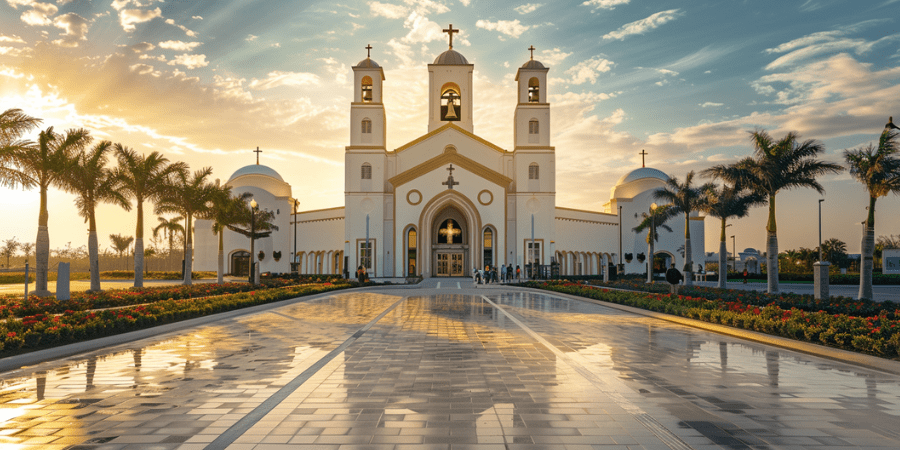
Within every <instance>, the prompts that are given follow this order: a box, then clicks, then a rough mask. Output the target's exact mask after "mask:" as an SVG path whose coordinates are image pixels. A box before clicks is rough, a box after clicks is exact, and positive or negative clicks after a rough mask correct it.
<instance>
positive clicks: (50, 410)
mask: <svg viewBox="0 0 900 450" xmlns="http://www.w3.org/2000/svg"><path fill="white" fill-rule="evenodd" d="M437 283H440V285H438V284H437ZM898 425H900V376H897V375H891V374H886V373H881V372H877V371H873V370H869V369H864V368H859V367H854V366H851V365H846V364H843V363H840V362H835V361H831V360H825V359H821V358H817V357H813V356H808V355H805V354H801V353H795V352H792V351H788V350H784V349H780V348H775V347H768V346H765V345H762V344H757V343H751V342H747V341H742V340H740V339H737V338H733V337H726V336H721V335H717V334H714V333H710V332H706V331H701V330H697V329H693V328H689V327H685V326H681V325H676V324H672V323H668V322H663V321H659V320H656V319H651V318H648V317H644V316H640V315H634V314H631V313H627V312H623V311H620V310H618V309H612V308H609V307H606V306H601V305H597V304H592V303H586V302H582V301H577V300H571V299H566V298H563V297H558V296H555V295H551V294H548V293H541V292H534V291H527V290H524V289H515V288H509V289H508V288H506V287H504V286H497V285H490V286H479V287H477V288H475V287H474V286H473V284H472V283H471V280H469V279H436V280H429V283H427V284H423V285H422V286H420V287H419V288H416V289H409V288H380V289H369V290H355V291H345V292H337V293H330V294H326V295H322V296H319V297H315V298H307V299H300V300H298V301H297V302H296V303H293V304H291V305H289V306H282V307H278V308H273V309H270V310H268V311H264V312H259V313H255V314H248V315H243V316H239V317H237V318H232V319H226V320H222V321H219V322H215V323H213V324H211V325H205V326H200V327H196V328H193V329H189V330H186V331H181V332H175V333H169V334H166V335H161V336H158V337H155V338H151V339H145V340H142V341H135V342H131V343H124V344H121V345H119V346H115V347H110V348H106V349H104V350H102V351H95V352H91V353H86V354H81V355H78V356H74V357H70V358H66V359H61V360H56V361H48V362H45V363H42V364H39V365H36V366H33V367H26V368H22V369H20V370H18V371H14V372H8V373H4V374H0V447H2V448H4V449H6V448H10V449H16V448H35V449H37V448H40V449H63V448H71V449H88V448H90V449H125V448H127V449H132V448H133V449H156V448H159V449H176V448H183V449H207V448H210V449H213V448H233V449H275V448H285V447H296V448H303V449H407V448H408V449H544V448H547V449H561V448H562V449H608V450H613V449H617V450H618V449H621V450H624V449H647V450H656V449H659V450H662V449H674V450H682V449H696V450H706V449H735V450H737V449H831V450H838V449H858V448H859V449H865V448H872V449H874V448H879V449H897V448H900V427H898Z"/></svg>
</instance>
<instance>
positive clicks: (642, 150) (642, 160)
mask: <svg viewBox="0 0 900 450" xmlns="http://www.w3.org/2000/svg"><path fill="white" fill-rule="evenodd" d="M638 154H639V155H641V167H647V163H646V162H644V157H645V156H647V155H649V153H647V150H644V149H641V152H640V153H638Z"/></svg>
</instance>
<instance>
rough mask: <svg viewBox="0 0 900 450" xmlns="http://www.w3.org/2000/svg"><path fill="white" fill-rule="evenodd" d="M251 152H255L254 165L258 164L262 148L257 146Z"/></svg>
mask: <svg viewBox="0 0 900 450" xmlns="http://www.w3.org/2000/svg"><path fill="white" fill-rule="evenodd" d="M253 153H256V165H257V166H258V165H259V154H260V153H262V150H260V149H259V147H256V150H253Z"/></svg>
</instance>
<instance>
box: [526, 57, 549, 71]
mask: <svg viewBox="0 0 900 450" xmlns="http://www.w3.org/2000/svg"><path fill="white" fill-rule="evenodd" d="M522 68H523V69H546V67H544V65H543V64H541V62H540V61H537V60H534V59H530V60H528V62H526V63H525V64H522Z"/></svg>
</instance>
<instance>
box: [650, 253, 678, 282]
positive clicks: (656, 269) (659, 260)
mask: <svg viewBox="0 0 900 450" xmlns="http://www.w3.org/2000/svg"><path fill="white" fill-rule="evenodd" d="M674 261H675V257H674V256H672V254H671V253H668V252H665V251H662V252H656V254H654V255H653V274H654V277H657V276H665V274H666V270H668V269H669V266H670V265H672V263H673V262H674Z"/></svg>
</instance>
